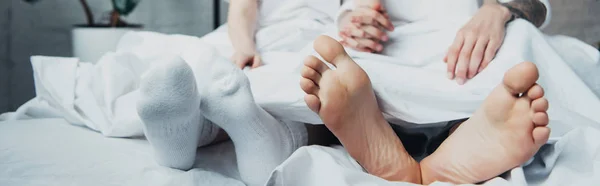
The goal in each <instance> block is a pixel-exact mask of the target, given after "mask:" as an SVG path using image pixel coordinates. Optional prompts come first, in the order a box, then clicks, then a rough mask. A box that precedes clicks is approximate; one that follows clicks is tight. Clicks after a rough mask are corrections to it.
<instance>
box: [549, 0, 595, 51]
mask: <svg viewBox="0 0 600 186" xmlns="http://www.w3.org/2000/svg"><path fill="white" fill-rule="evenodd" d="M550 4H551V5H552V20H551V22H550V24H549V25H548V27H547V28H546V29H544V32H545V33H548V34H561V35H568V36H572V37H576V38H578V39H580V40H582V41H585V42H586V43H588V44H592V45H594V46H597V43H598V42H600V0H550Z"/></svg>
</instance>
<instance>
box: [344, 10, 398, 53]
mask: <svg viewBox="0 0 600 186" xmlns="http://www.w3.org/2000/svg"><path fill="white" fill-rule="evenodd" d="M375 8H377V9H374V8H371V7H366V6H360V7H357V8H356V9H354V10H352V11H350V12H346V13H344V15H342V17H341V18H340V23H339V25H338V26H339V30H340V33H339V34H340V37H341V38H342V41H341V43H342V44H343V45H344V46H347V47H350V48H353V49H355V50H358V51H363V52H381V51H382V50H383V45H382V44H381V42H385V41H387V40H388V39H389V38H388V36H387V34H386V33H385V31H384V30H389V31H392V30H394V26H393V25H392V22H391V21H390V19H389V17H388V16H387V14H386V13H384V12H385V11H384V10H383V8H381V6H378V7H375Z"/></svg>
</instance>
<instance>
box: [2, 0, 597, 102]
mask: <svg viewBox="0 0 600 186" xmlns="http://www.w3.org/2000/svg"><path fill="white" fill-rule="evenodd" d="M88 1H89V3H90V5H91V7H92V10H93V11H94V12H96V16H97V17H98V16H99V14H100V13H99V12H103V11H105V10H108V9H109V8H110V3H109V1H108V0H88ZM214 2H215V1H214V0H168V1H165V0H142V1H141V3H140V5H139V7H138V8H137V9H136V10H135V11H134V13H133V14H132V15H130V17H129V20H131V22H135V23H142V24H144V25H145V26H146V29H147V30H152V31H159V32H165V33H182V34H188V35H196V36H201V35H204V34H205V33H207V32H209V31H211V30H212V29H213V25H214V21H215V18H214V16H213V13H214V12H213V6H214ZM550 2H551V4H552V5H553V20H552V22H551V24H550V25H549V27H548V28H546V29H545V30H544V32H546V33H549V34H564V35H569V36H573V37H576V38H579V39H581V40H583V41H585V42H587V43H590V44H592V43H596V42H598V41H600V1H599V0H550ZM220 3H221V4H220V6H219V7H220V10H221V12H220V15H221V16H220V18H219V19H218V21H219V22H225V21H226V16H225V15H226V14H227V11H226V10H227V4H226V3H223V2H221V1H220ZM82 14H83V12H82V10H81V8H80V5H79V3H78V1H76V0H42V1H41V2H40V3H38V4H35V5H29V4H26V3H23V2H22V0H0V113H3V112H6V111H14V110H15V109H16V108H18V106H19V105H21V104H23V103H24V102H26V101H27V100H29V99H31V98H33V97H34V96H35V94H34V87H33V77H32V72H31V65H30V63H29V59H28V58H29V56H30V55H34V54H39V55H55V56H70V55H71V40H70V39H71V38H70V35H69V34H70V29H71V25H73V24H77V23H82V22H84V21H85V20H84V19H85V18H84V17H83V16H82Z"/></svg>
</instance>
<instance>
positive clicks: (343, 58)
mask: <svg viewBox="0 0 600 186" xmlns="http://www.w3.org/2000/svg"><path fill="white" fill-rule="evenodd" d="M314 48H315V50H316V51H317V52H318V53H319V55H320V56H321V57H323V59H324V60H325V61H327V62H329V63H331V64H333V65H334V66H335V67H336V69H335V70H332V69H329V68H328V67H327V66H326V65H325V63H323V62H321V61H320V60H319V59H317V58H316V57H314V56H309V57H308V58H307V59H306V60H305V63H304V65H305V66H304V67H303V69H302V77H303V78H302V79H301V82H300V86H301V87H302V90H304V91H305V92H306V93H307V95H306V96H305V101H306V103H307V105H308V106H309V107H310V109H311V110H313V111H314V112H316V113H318V114H319V116H320V117H321V119H322V120H323V122H324V123H325V125H326V126H327V128H329V130H331V132H332V133H333V134H334V135H335V136H336V137H337V138H338V139H339V140H340V141H341V143H342V144H343V145H344V147H345V148H346V150H347V151H348V153H349V154H350V155H351V156H352V157H353V158H354V159H356V160H357V161H358V163H359V164H361V165H362V166H363V167H364V168H365V169H366V170H367V171H368V172H369V173H371V174H373V175H376V176H379V177H382V178H384V179H387V180H392V181H409V182H413V183H419V182H420V173H419V167H418V163H416V162H415V160H414V159H413V158H412V157H411V156H410V155H409V154H408V153H407V152H406V150H405V149H404V146H403V145H402V143H401V142H400V139H399V138H398V137H397V136H396V134H395V133H394V131H393V130H392V128H391V127H390V125H389V124H388V123H387V121H386V120H385V119H384V117H383V114H382V113H381V110H379V106H378V104H377V100H376V99H375V93H374V92H373V89H372V87H371V82H370V80H369V77H368V76H367V74H366V73H365V71H363V70H362V69H361V68H360V67H359V66H358V65H357V64H356V63H355V62H354V61H353V60H352V59H351V58H350V57H349V56H348V55H347V54H346V52H345V51H344V48H343V47H342V46H341V45H340V44H339V43H338V42H337V41H335V40H333V39H331V38H329V37H327V36H320V37H319V38H317V39H316V40H315V42H314Z"/></svg>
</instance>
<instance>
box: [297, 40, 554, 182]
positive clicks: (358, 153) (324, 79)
mask: <svg viewBox="0 0 600 186" xmlns="http://www.w3.org/2000/svg"><path fill="white" fill-rule="evenodd" d="M314 48H315V50H316V51H317V52H318V53H319V55H320V56H321V57H322V58H323V59H324V60H325V61H327V62H329V63H331V64H332V65H334V66H335V67H336V68H335V70H333V69H330V68H328V67H327V66H326V65H325V64H324V63H323V62H321V61H320V60H319V59H318V58H316V57H314V56H309V57H308V58H307V59H306V60H305V66H304V68H303V70H302V77H303V78H302V80H301V82H300V85H301V87H302V89H303V90H304V91H305V92H306V93H307V95H306V96H305V101H306V103H307V105H308V106H309V107H310V109H311V110H313V111H314V112H316V113H318V114H319V116H320V117H321V119H322V120H323V122H324V123H325V125H326V126H327V128H329V130H331V131H332V132H333V134H334V135H335V136H336V137H337V138H338V139H339V140H340V141H341V142H342V145H344V147H345V148H346V149H347V151H348V153H349V154H350V155H351V156H352V157H353V158H355V159H356V161H358V162H359V163H360V164H361V165H362V166H363V167H364V168H365V169H366V170H367V171H368V172H369V173H371V174H373V175H376V176H379V177H381V178H384V179H387V180H391V181H407V182H412V183H418V184H430V183H432V182H435V181H444V182H451V183H457V184H462V183H477V182H481V181H485V180H488V179H491V178H493V177H496V176H498V175H500V174H502V173H503V172H505V171H508V170H510V169H512V168H515V167H517V166H519V165H521V164H523V163H525V162H526V161H527V160H528V159H530V158H531V157H532V156H533V155H534V154H535V153H536V152H537V151H538V150H539V148H540V147H541V146H542V145H543V144H544V143H545V142H546V141H547V140H548V137H549V135H550V129H549V128H547V127H546V125H547V124H548V122H549V120H548V115H547V113H546V110H547V109H548V101H547V100H546V99H545V98H543V96H544V92H543V89H542V88H541V87H540V86H539V85H537V84H536V83H535V82H536V81H537V79H538V76H539V75H538V71H537V67H536V66H535V65H534V64H533V63H521V64H519V65H517V66H515V67H513V68H512V69H510V70H509V71H508V72H506V74H505V76H504V81H503V83H502V84H501V85H498V86H497V87H496V88H495V89H494V90H493V92H492V93H491V94H490V95H489V96H488V97H487V99H486V100H485V101H484V103H483V104H482V106H481V107H480V108H479V109H478V110H477V111H476V112H475V113H474V114H473V116H472V117H471V118H470V119H468V120H467V121H465V122H464V123H462V124H461V125H460V126H459V127H458V128H457V129H456V130H455V131H454V132H453V134H452V135H451V136H450V137H448V139H446V140H445V141H444V142H443V143H442V145H441V146H440V147H439V148H438V149H437V150H436V151H435V152H434V153H433V154H432V155H430V156H429V157H427V158H425V159H424V160H423V161H421V162H420V163H418V162H416V161H415V160H414V159H413V158H412V157H411V156H410V155H409V154H408V153H407V152H406V150H405V149H404V146H403V145H402V142H401V141H400V139H399V138H398V137H397V136H396V134H395V133H394V132H393V130H392V129H391V127H390V126H389V124H388V123H387V122H386V120H385V119H384V117H383V115H382V113H381V111H380V110H379V106H378V104H377V101H376V98H375V94H374V92H373V89H372V87H371V82H370V80H369V77H368V76H367V74H366V73H365V72H364V71H363V70H362V69H361V68H360V67H359V66H358V65H357V64H356V63H355V62H354V61H353V60H352V59H351V58H350V57H349V56H348V55H347V54H346V52H345V51H344V48H343V47H342V46H341V45H340V44H339V43H338V42H337V41H335V40H333V39H332V38H329V37H327V36H320V37H319V38H318V39H317V40H316V41H315V42H314Z"/></svg>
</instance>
